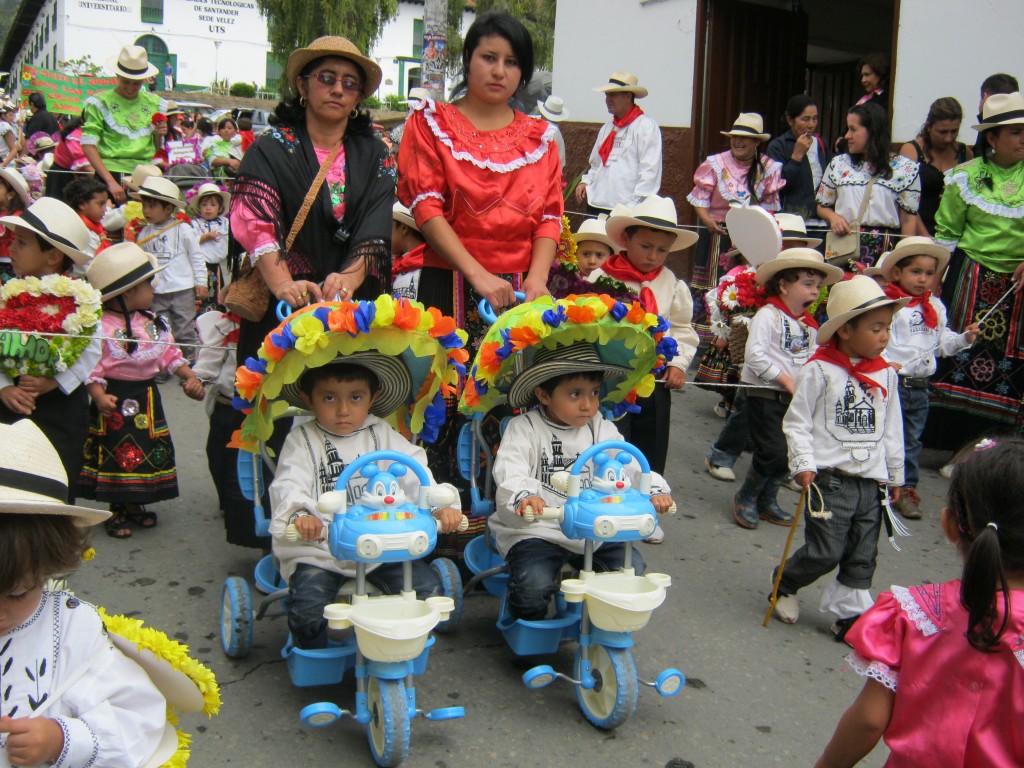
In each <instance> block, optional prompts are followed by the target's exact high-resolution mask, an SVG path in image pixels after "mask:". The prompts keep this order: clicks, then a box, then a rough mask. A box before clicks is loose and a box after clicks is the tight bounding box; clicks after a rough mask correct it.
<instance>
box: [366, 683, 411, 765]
mask: <svg viewBox="0 0 1024 768" xmlns="http://www.w3.org/2000/svg"><path fill="white" fill-rule="evenodd" d="M366 706H367V707H368V708H369V710H370V722H369V723H368V724H367V726H366V736H367V740H368V741H369V742H370V752H372V753H373V759H374V762H376V763H377V765H379V766H382V767H383V768H392V767H393V766H396V765H398V764H399V763H401V762H402V761H403V760H405V759H406V758H407V757H408V756H409V703H408V700H407V698H406V694H405V683H404V682H403V681H402V680H381V679H380V678H377V677H373V676H371V677H370V678H369V679H368V680H367V685H366Z"/></svg>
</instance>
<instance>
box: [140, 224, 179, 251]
mask: <svg viewBox="0 0 1024 768" xmlns="http://www.w3.org/2000/svg"><path fill="white" fill-rule="evenodd" d="M184 223H185V222H184V221H182V220H181V219H177V218H176V219H175V220H174V222H173V223H171V224H168V225H167V226H166V227H164V228H163V229H158V230H157V231H156V232H154V233H153V234H151V235H149V236H147V237H144V238H142V239H141V240H136V241H135V244H136V245H142V244H143V243H148V242H149V241H150V240H152V239H153V238H154V237H159V236H160V235H162V234H163V233H164V232H167V231H168V230H170V229H174V228H175V227H176V226H178V225H179V224H184Z"/></svg>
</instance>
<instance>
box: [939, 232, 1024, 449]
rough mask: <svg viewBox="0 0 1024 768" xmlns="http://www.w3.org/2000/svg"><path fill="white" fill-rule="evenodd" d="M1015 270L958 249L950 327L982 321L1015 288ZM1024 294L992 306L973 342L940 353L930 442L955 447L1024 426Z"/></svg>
mask: <svg viewBox="0 0 1024 768" xmlns="http://www.w3.org/2000/svg"><path fill="white" fill-rule="evenodd" d="M1011 277H1012V274H1010V273H1006V272H993V271H992V270H990V269H986V268H985V267H983V266H981V265H980V264H979V263H978V262H976V261H974V260H973V259H971V258H970V257H969V256H968V255H967V254H966V253H964V252H963V251H961V250H960V249H957V250H956V252H955V253H954V254H953V258H952V259H951V260H950V264H949V270H948V271H947V272H946V279H945V281H944V282H943V284H942V301H943V302H944V303H945V305H946V310H947V313H948V315H949V327H950V328H952V329H953V330H955V331H962V330H963V328H964V327H965V326H967V325H969V324H970V323H976V322H978V321H979V320H980V319H981V318H982V316H984V315H985V314H986V313H988V311H989V310H990V309H992V307H993V306H995V304H996V303H997V302H999V300H1000V299H1001V298H1002V296H1003V294H1005V293H1006V291H1007V290H1008V289H1009V288H1010V278H1011ZM1022 319H1024V295H1022V294H1012V295H1011V296H1009V297H1008V298H1007V299H1006V300H1005V301H1004V302H1003V303H1002V304H999V306H998V307H995V309H994V310H992V314H991V315H990V316H989V318H988V320H987V321H986V323H985V325H984V326H982V329H981V333H980V335H979V336H978V340H977V341H976V342H974V344H973V346H971V347H970V348H969V349H965V350H963V351H962V352H960V353H959V354H957V355H954V356H953V357H940V358H939V360H938V364H939V365H938V370H937V371H936V373H935V375H934V376H933V377H932V385H931V403H930V408H931V410H930V413H929V414H928V426H927V429H926V431H925V435H924V440H925V444H926V445H928V446H929V447H931V448H942V449H947V450H955V449H957V448H960V447H961V446H962V445H963V444H964V443H965V442H967V441H968V440H972V439H974V438H976V437H978V436H980V435H983V434H993V433H999V432H1004V433H1005V432H1010V431H1012V430H1013V429H1014V427H1016V428H1017V429H1018V430H1019V429H1022V428H1024V422H1022V415H1021V396H1022V395H1024V350H1022V349H1021V344H1022V342H1024V338H1022V334H1021V321H1022Z"/></svg>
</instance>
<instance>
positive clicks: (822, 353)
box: [811, 339, 889, 398]
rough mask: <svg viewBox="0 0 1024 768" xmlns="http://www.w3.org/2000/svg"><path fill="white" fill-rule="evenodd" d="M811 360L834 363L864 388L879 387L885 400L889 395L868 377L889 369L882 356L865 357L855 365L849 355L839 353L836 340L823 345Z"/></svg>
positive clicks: (830, 340)
mask: <svg viewBox="0 0 1024 768" xmlns="http://www.w3.org/2000/svg"><path fill="white" fill-rule="evenodd" d="M811 360H824V361H825V362H828V363H832V365H835V366H838V367H839V368H842V369H843V370H844V371H846V372H847V373H848V374H850V375H851V376H853V378H855V379H856V380H857V381H859V382H860V383H861V384H863V385H864V386H866V387H868V388H874V387H877V388H878V389H880V390H882V397H883V398H884V397H885V396H886V395H887V394H888V393H887V392H886V391H885V387H883V386H882V385H881V384H879V383H878V382H877V381H875V380H874V379H872V378H870V377H869V376H868V375H867V374H869V373H875V372H876V371H883V370H885V369H886V368H888V367H889V363H887V362H886V360H885V358H883V357H882V356H881V355H879V356H878V357H875V358H867V357H865V358H864V359H863V360H861V361H860V362H859V363H857V364H856V365H854V364H853V361H852V360H850V357H849V355H847V354H846V353H845V352H840V351H839V348H838V347H837V346H836V340H835V339H829V341H828V343H826V344H822V345H821V346H820V347H818V348H817V349H816V350H815V351H814V354H813V355H811Z"/></svg>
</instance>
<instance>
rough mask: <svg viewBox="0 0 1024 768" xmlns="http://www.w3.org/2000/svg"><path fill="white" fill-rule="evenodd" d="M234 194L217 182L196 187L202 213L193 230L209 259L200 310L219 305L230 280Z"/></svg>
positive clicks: (205, 258)
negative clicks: (229, 251)
mask: <svg viewBox="0 0 1024 768" xmlns="http://www.w3.org/2000/svg"><path fill="white" fill-rule="evenodd" d="M230 205H231V195H229V194H228V193H227V191H226V190H223V189H221V188H220V187H219V186H217V185H216V184H214V183H213V182H206V183H205V184H200V185H198V186H197V187H196V189H195V196H194V197H193V198H192V207H193V208H195V209H196V210H197V211H198V212H199V216H198V217H196V218H194V219H192V231H193V233H195V236H196V239H197V240H198V241H199V250H200V251H201V252H202V254H203V261H205V262H206V290H207V296H206V300H205V301H204V302H203V305H202V306H201V307H200V312H206V311H209V310H211V309H216V308H217V296H218V295H219V294H220V291H221V289H223V288H224V286H225V285H226V284H227V281H226V278H227V276H228V269H227V266H228V233H229V231H230V225H229V224H228V206H230Z"/></svg>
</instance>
